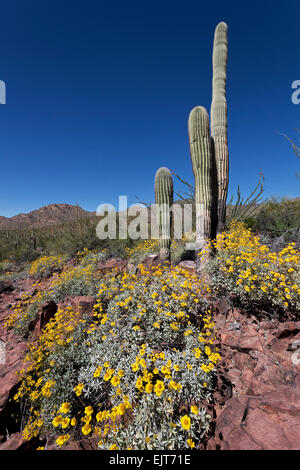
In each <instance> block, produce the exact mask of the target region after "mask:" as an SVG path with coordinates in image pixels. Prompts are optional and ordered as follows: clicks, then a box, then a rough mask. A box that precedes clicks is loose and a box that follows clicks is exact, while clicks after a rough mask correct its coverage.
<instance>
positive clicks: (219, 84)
mask: <svg viewBox="0 0 300 470" xmlns="http://www.w3.org/2000/svg"><path fill="white" fill-rule="evenodd" d="M227 32H228V27H227V24H226V23H224V22H221V23H219V24H218V25H217V27H216V30H215V36H214V45H213V81H212V103H211V109H210V116H211V137H212V146H213V153H214V158H215V162H216V171H217V184H218V207H217V219H218V225H217V233H221V232H222V231H223V229H224V225H225V217H226V199H227V192H228V170H229V163H228V141H227V101H226V79H227V76H226V69H227V56H228V40H227Z"/></svg>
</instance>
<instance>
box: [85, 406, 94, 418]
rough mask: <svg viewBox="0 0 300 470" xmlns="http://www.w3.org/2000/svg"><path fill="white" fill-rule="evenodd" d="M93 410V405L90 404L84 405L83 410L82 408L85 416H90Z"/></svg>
mask: <svg viewBox="0 0 300 470" xmlns="http://www.w3.org/2000/svg"><path fill="white" fill-rule="evenodd" d="M93 411H94V410H93V407H92V406H86V407H85V410H84V414H85V415H86V416H92V414H93Z"/></svg>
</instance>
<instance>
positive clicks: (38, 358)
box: [15, 267, 220, 450]
mask: <svg viewBox="0 0 300 470" xmlns="http://www.w3.org/2000/svg"><path fill="white" fill-rule="evenodd" d="M141 270H142V276H141V277H140V278H137V277H136V276H134V275H129V274H126V273H125V274H123V275H122V276H121V277H119V276H118V277H114V276H109V277H107V278H106V279H104V280H103V282H102V283H101V284H100V285H99V292H98V298H97V303H96V304H95V305H94V319H93V320H91V319H88V318H87V317H82V316H81V315H80V314H79V313H78V312H74V311H72V309H66V310H59V311H58V312H57V314H56V316H55V318H54V319H53V320H51V321H50V322H49V323H48V325H47V326H46V327H45V330H44V331H43V334H42V335H41V337H40V338H39V340H38V343H34V344H31V346H30V353H29V354H28V356H27V360H28V363H27V367H26V369H24V370H23V371H21V373H20V378H21V380H22V383H21V386H20V388H19V390H18V392H17V394H16V396H15V400H25V399H26V400H27V402H29V405H28V406H29V407H30V408H29V410H30V412H29V413H28V416H27V424H26V427H25V429H24V431H23V435H24V437H25V438H26V439H30V438H31V437H33V436H38V435H40V436H41V437H42V436H48V437H49V438H54V437H55V438H56V442H57V444H58V445H63V444H64V443H65V442H67V441H68V440H69V439H70V437H73V438H75V439H80V438H82V437H83V436H88V437H90V436H98V438H99V444H98V445H99V449H125V450H126V449H134V450H136V449H187V448H190V447H191V448H192V447H194V446H197V445H198V444H199V443H200V441H201V439H202V438H203V435H204V433H205V432H206V431H207V430H208V428H209V426H210V419H209V416H208V415H207V413H206V411H205V409H204V407H203V406H202V405H203V402H205V403H207V401H209V400H210V397H211V390H212V387H213V376H214V369H215V366H216V364H217V362H218V360H219V359H220V356H219V353H218V351H217V348H215V347H214V335H213V328H214V324H213V322H212V320H211V314H210V311H209V310H208V306H207V303H206V301H205V300H204V299H203V296H202V294H203V293H204V292H206V287H205V285H204V284H201V283H200V282H199V280H198V279H197V277H196V276H194V275H191V274H190V273H187V272H186V271H183V270H180V269H178V268H177V269H175V268H174V269H172V270H171V271H166V270H163V269H160V268H156V269H155V270H154V271H153V272H151V273H147V272H145V271H144V270H143V267H141Z"/></svg>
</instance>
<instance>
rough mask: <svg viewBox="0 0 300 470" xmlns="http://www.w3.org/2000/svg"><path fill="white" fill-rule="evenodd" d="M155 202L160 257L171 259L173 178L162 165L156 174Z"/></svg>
mask: <svg viewBox="0 0 300 470" xmlns="http://www.w3.org/2000/svg"><path fill="white" fill-rule="evenodd" d="M155 204H157V205H158V209H159V210H158V213H157V216H158V227H159V246H160V258H161V259H162V260H170V245H171V212H170V208H171V206H172V204H173V178H172V175H171V172H170V170H169V169H168V168H166V167H161V168H159V169H158V170H157V172H156V175H155Z"/></svg>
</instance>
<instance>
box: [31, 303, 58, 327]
mask: <svg viewBox="0 0 300 470" xmlns="http://www.w3.org/2000/svg"><path fill="white" fill-rule="evenodd" d="M56 312H57V305H56V303H55V302H54V301H53V300H50V301H49V302H45V303H44V304H43V305H42V306H41V308H40V310H39V312H38V313H37V315H36V317H35V319H34V320H32V321H31V322H30V323H29V325H28V330H29V331H33V330H34V329H35V330H36V331H37V332H41V331H42V329H43V328H44V327H45V326H46V325H47V323H48V322H49V321H50V320H51V318H53V317H54V315H55V313H56Z"/></svg>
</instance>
